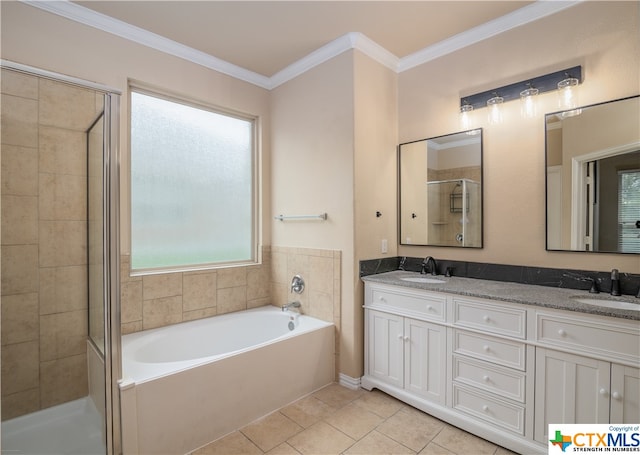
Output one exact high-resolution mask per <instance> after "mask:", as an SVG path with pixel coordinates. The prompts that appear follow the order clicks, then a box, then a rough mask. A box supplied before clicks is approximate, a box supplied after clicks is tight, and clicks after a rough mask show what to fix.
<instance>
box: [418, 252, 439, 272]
mask: <svg viewBox="0 0 640 455" xmlns="http://www.w3.org/2000/svg"><path fill="white" fill-rule="evenodd" d="M429 265H431V269H430V270H431V275H437V274H438V266H437V265H436V260H435V259H434V258H433V257H432V256H427V257H426V258H424V261H422V265H421V267H420V274H421V275H425V274H426V273H427V269H428V268H429Z"/></svg>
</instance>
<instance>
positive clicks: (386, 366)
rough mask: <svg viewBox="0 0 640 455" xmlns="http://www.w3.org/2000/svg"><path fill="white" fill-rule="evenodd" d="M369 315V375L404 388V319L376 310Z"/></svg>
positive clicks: (369, 312)
mask: <svg viewBox="0 0 640 455" xmlns="http://www.w3.org/2000/svg"><path fill="white" fill-rule="evenodd" d="M367 313H368V317H367V324H368V343H369V353H368V360H369V375H370V376H374V377H376V378H378V379H382V380H384V381H385V382H387V383H389V384H392V385H395V386H397V387H402V385H403V377H402V373H403V371H402V362H403V351H404V335H403V333H404V327H403V319H404V318H402V317H401V316H396V315H394V314H387V313H382V312H380V311H375V310H367Z"/></svg>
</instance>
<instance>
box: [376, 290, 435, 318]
mask: <svg viewBox="0 0 640 455" xmlns="http://www.w3.org/2000/svg"><path fill="white" fill-rule="evenodd" d="M371 297H372V302H371V304H373V305H375V306H385V307H393V308H397V309H399V310H401V311H402V313H405V314H409V315H415V316H418V317H423V318H428V319H432V320H435V321H444V320H445V303H446V297H445V296H438V295H433V294H415V293H412V292H410V291H407V292H404V291H402V290H395V289H394V290H393V291H391V290H388V289H380V288H373V290H372V293H371Z"/></svg>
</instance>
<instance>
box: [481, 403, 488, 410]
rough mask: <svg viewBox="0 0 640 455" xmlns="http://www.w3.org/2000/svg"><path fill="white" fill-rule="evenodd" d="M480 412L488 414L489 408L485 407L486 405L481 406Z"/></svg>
mask: <svg viewBox="0 0 640 455" xmlns="http://www.w3.org/2000/svg"><path fill="white" fill-rule="evenodd" d="M482 410H483V411H484V412H488V411H489V406H487V405H486V404H485V405H482Z"/></svg>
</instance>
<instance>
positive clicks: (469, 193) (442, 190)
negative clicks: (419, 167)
mask: <svg viewBox="0 0 640 455" xmlns="http://www.w3.org/2000/svg"><path fill="white" fill-rule="evenodd" d="M480 191H481V190H480V183H479V182H476V181H474V180H471V179H453V180H438V181H431V182H427V219H429V220H430V222H429V225H428V228H427V229H428V231H427V239H428V243H429V244H432V245H443V246H467V247H478V246H481V239H482V223H481V218H480V213H481V204H482V202H481V201H482V198H481V194H480Z"/></svg>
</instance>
